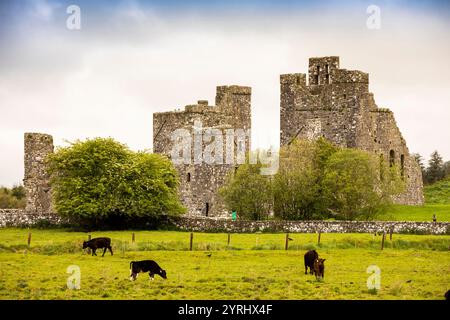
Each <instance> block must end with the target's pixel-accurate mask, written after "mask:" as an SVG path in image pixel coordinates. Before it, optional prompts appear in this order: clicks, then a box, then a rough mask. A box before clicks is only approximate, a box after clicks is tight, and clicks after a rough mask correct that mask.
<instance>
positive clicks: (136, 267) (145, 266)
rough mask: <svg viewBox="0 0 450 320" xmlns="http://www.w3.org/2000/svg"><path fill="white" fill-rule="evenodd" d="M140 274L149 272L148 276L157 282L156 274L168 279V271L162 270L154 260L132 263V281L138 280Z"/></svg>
mask: <svg viewBox="0 0 450 320" xmlns="http://www.w3.org/2000/svg"><path fill="white" fill-rule="evenodd" d="M139 272H144V273H145V272H148V273H149V274H148V275H149V276H150V279H152V280H155V279H154V276H155V274H157V275H159V276H160V277H161V278H163V279H167V275H166V270H163V269H161V267H160V266H159V265H158V264H157V263H156V262H155V261H153V260H143V261H131V262H130V273H131V274H130V280H133V281H134V280H136V278H137V276H138V274H139Z"/></svg>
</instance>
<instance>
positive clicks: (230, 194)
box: [219, 163, 272, 220]
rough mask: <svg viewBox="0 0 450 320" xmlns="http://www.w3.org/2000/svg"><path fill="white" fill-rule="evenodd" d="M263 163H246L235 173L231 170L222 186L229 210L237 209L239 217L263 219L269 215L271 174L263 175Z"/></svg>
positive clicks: (222, 194) (222, 192) (221, 191)
mask: <svg viewBox="0 0 450 320" xmlns="http://www.w3.org/2000/svg"><path fill="white" fill-rule="evenodd" d="M261 167H262V165H261V163H257V164H249V163H245V164H242V165H240V166H239V168H238V169H237V170H236V172H235V173H233V172H230V173H229V174H228V176H227V178H226V181H225V184H224V186H223V187H222V188H220V190H219V193H220V195H221V196H222V198H223V200H224V202H225V205H226V207H227V208H228V210H230V211H231V210H236V211H237V214H238V216H239V217H241V218H244V219H249V220H261V219H265V218H267V217H268V214H269V212H270V209H271V205H272V191H271V182H270V179H271V178H270V176H266V175H261V173H260V170H261Z"/></svg>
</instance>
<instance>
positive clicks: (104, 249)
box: [102, 247, 106, 257]
mask: <svg viewBox="0 0 450 320" xmlns="http://www.w3.org/2000/svg"><path fill="white" fill-rule="evenodd" d="M105 252H106V247H104V248H103V254H102V257H104V256H105Z"/></svg>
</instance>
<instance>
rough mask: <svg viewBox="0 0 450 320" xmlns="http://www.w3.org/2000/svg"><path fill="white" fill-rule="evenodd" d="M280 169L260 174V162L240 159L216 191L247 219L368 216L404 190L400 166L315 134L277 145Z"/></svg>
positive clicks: (375, 212) (377, 211)
mask: <svg viewBox="0 0 450 320" xmlns="http://www.w3.org/2000/svg"><path fill="white" fill-rule="evenodd" d="M279 159H280V160H279V170H278V172H277V173H276V174H275V175H274V176H264V175H261V174H260V169H261V167H262V165H261V164H260V163H258V164H244V165H241V166H239V168H238V169H237V170H236V172H234V173H230V175H229V176H228V178H227V181H226V184H225V186H224V187H223V188H221V190H220V194H221V195H222V197H223V199H224V201H225V204H226V206H227V208H228V209H229V210H235V211H237V214H238V216H239V217H240V218H244V219H250V220H261V219H268V218H269V217H271V216H272V214H271V213H273V216H274V218H277V219H283V220H309V219H326V218H335V219H345V220H357V219H360V220H367V219H373V218H375V217H376V216H378V215H380V214H383V213H384V212H385V211H386V209H387V208H388V206H389V205H391V204H392V199H393V196H395V195H396V194H399V193H401V192H402V191H403V190H404V187H405V183H404V181H403V179H402V177H401V174H400V172H399V171H400V170H398V168H397V167H396V166H395V165H390V164H389V163H386V162H387V161H385V160H384V158H382V157H381V158H380V157H378V156H377V155H374V154H372V153H368V152H365V151H362V150H357V149H348V148H338V147H336V146H334V145H333V144H331V143H330V142H328V141H327V140H325V139H324V138H320V139H318V140H316V141H308V140H296V141H294V142H293V143H291V144H290V145H288V146H283V147H282V148H281V149H280V156H279Z"/></svg>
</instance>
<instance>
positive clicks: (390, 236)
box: [389, 228, 394, 241]
mask: <svg viewBox="0 0 450 320" xmlns="http://www.w3.org/2000/svg"><path fill="white" fill-rule="evenodd" d="M392 232H394V228H391V229H390V230H389V240H391V241H392Z"/></svg>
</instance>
